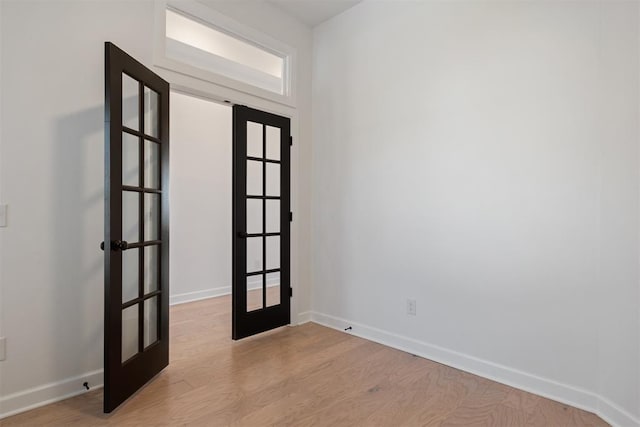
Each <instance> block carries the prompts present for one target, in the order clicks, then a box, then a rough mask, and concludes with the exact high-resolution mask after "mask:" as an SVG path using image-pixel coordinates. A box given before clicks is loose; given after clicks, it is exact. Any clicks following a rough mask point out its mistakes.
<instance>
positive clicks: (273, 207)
mask: <svg viewBox="0 0 640 427" xmlns="http://www.w3.org/2000/svg"><path fill="white" fill-rule="evenodd" d="M266 203H267V233H279V232H280V200H266Z"/></svg>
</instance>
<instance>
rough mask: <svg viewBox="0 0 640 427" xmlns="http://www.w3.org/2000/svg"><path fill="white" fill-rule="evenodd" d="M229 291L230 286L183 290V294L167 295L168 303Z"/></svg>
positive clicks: (196, 299) (222, 293) (227, 292)
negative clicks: (190, 290) (192, 290)
mask: <svg viewBox="0 0 640 427" xmlns="http://www.w3.org/2000/svg"><path fill="white" fill-rule="evenodd" d="M230 293H231V286H222V287H220V288H211V289H204V290H202V291H195V292H185V293H183V294H175V295H171V296H170V297H169V305H176V304H184V303H187V302H194V301H200V300H203V299H207V298H215V297H221V296H223V295H229V294H230Z"/></svg>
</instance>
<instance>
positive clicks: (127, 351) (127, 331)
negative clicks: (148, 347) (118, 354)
mask: <svg viewBox="0 0 640 427" xmlns="http://www.w3.org/2000/svg"><path fill="white" fill-rule="evenodd" d="M137 353H138V304H135V305H132V306H131V307H127V308H125V309H124V310H122V361H123V362H125V361H127V360H129V359H130V358H131V357H132V356H135V355H136V354H137Z"/></svg>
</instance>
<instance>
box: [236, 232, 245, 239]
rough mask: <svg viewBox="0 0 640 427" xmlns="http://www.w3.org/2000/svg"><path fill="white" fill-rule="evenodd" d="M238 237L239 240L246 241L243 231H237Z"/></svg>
mask: <svg viewBox="0 0 640 427" xmlns="http://www.w3.org/2000/svg"><path fill="white" fill-rule="evenodd" d="M238 237H239V238H241V239H246V238H247V233H246V232H245V231H238Z"/></svg>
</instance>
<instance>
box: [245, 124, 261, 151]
mask: <svg viewBox="0 0 640 427" xmlns="http://www.w3.org/2000/svg"><path fill="white" fill-rule="evenodd" d="M247 156H248V157H262V125H261V124H260V123H254V122H247Z"/></svg>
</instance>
